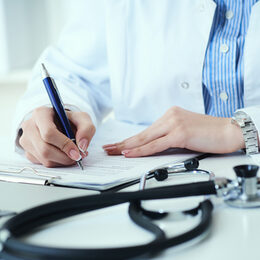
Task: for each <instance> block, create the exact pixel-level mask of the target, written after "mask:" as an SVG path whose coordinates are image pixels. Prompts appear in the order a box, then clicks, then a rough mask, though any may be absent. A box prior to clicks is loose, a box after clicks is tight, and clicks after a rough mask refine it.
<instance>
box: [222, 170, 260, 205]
mask: <svg viewBox="0 0 260 260" xmlns="http://www.w3.org/2000/svg"><path fill="white" fill-rule="evenodd" d="M258 168H259V167H258V166H256V165H238V166H236V167H234V171H235V173H236V176H237V179H236V183H237V185H235V186H236V187H235V188H234V189H233V190H232V192H230V193H229V195H228V196H227V197H226V199H225V202H226V203H227V204H228V205H229V206H232V207H237V208H256V207H260V193H259V192H258V189H257V185H258V178H257V171H258Z"/></svg>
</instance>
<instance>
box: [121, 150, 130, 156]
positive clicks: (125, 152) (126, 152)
mask: <svg viewBox="0 0 260 260" xmlns="http://www.w3.org/2000/svg"><path fill="white" fill-rule="evenodd" d="M129 152H130V150H123V151H122V152H121V154H123V155H126V154H128V153H129Z"/></svg>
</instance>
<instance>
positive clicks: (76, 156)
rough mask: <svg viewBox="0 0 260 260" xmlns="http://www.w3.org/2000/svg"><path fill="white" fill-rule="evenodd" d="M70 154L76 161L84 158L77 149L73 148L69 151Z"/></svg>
mask: <svg viewBox="0 0 260 260" xmlns="http://www.w3.org/2000/svg"><path fill="white" fill-rule="evenodd" d="M69 156H70V158H71V159H72V160H74V161H79V160H80V159H82V157H81V155H80V154H79V152H77V151H76V150H74V149H71V150H70V151H69Z"/></svg>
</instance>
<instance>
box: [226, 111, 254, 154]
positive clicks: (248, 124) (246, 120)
mask: <svg viewBox="0 0 260 260" xmlns="http://www.w3.org/2000/svg"><path fill="white" fill-rule="evenodd" d="M231 122H232V123H233V124H237V125H238V126H239V127H240V128H241V130H242V133H243V136H244V140H245V146H246V154H248V155H252V154H256V153H258V135H257V130H256V127H255V124H254V123H253V121H252V119H251V118H250V116H249V115H247V114H246V113H245V112H243V111H237V112H235V116H234V117H232V121H231Z"/></svg>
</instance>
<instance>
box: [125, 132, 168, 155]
mask: <svg viewBox="0 0 260 260" xmlns="http://www.w3.org/2000/svg"><path fill="white" fill-rule="evenodd" d="M168 148H170V142H169V136H164V137H161V138H158V139H155V140H153V141H151V142H150V143H148V144H145V145H142V146H139V147H136V148H133V149H130V150H124V151H122V153H123V154H124V156H125V157H128V158H131V157H140V156H147V155H151V154H155V153H159V152H162V151H164V150H166V149H168Z"/></svg>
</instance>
